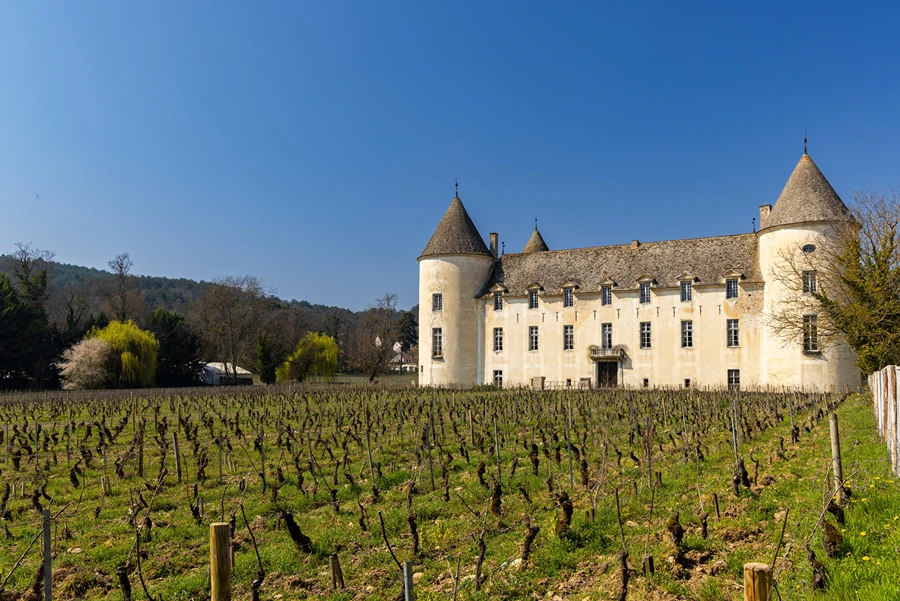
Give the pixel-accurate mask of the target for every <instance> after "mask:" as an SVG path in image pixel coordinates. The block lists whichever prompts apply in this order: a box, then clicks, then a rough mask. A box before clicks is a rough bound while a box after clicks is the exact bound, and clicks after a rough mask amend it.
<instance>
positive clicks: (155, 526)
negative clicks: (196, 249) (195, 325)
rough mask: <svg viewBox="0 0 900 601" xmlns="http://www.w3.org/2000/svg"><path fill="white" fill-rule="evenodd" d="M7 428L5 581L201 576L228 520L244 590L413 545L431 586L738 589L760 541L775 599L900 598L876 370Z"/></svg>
mask: <svg viewBox="0 0 900 601" xmlns="http://www.w3.org/2000/svg"><path fill="white" fill-rule="evenodd" d="M832 412H835V413H836V414H837V416H838V423H839V424H840V437H841V444H842V455H843V457H842V462H843V477H842V478H837V479H836V478H835V475H834V474H833V473H832V465H833V463H832V446H831V442H830V428H829V415H830V414H831V413H832ZM0 436H2V444H0V462H2V463H0V468H2V469H0V528H2V532H0V601H7V600H12V599H29V600H34V601H39V600H41V599H43V598H44V586H46V585H45V584H44V583H45V576H47V575H49V576H51V578H52V593H53V598H54V599H61V600H62V599H115V600H119V599H153V600H166V601H171V600H176V599H208V598H209V597H210V578H211V576H210V525H211V524H212V523H214V522H224V523H226V524H228V525H229V527H228V529H227V531H226V532H225V537H226V542H227V540H228V539H230V544H231V549H232V551H233V560H232V562H230V563H231V564H232V565H233V569H232V573H231V587H232V590H233V595H234V597H235V598H245V599H251V598H254V599H284V600H290V599H305V598H312V597H315V598H331V599H367V598H375V599H396V598H398V597H400V596H401V595H402V594H403V591H402V587H403V582H404V579H403V577H402V569H401V566H402V564H403V563H404V562H407V561H409V562H411V566H412V570H411V572H412V573H411V578H410V579H409V582H410V583H411V584H410V585H409V586H411V590H410V592H411V593H414V595H415V598H417V599H420V600H425V599H461V600H462V599H498V598H503V599H537V598H546V599H557V598H559V599H567V598H577V599H626V598H627V599H635V600H641V599H646V600H650V599H653V600H664V599H701V600H710V601H711V600H720V599H742V598H743V592H742V587H743V566H744V564H745V563H748V562H762V563H766V564H768V565H769V566H771V572H772V574H773V577H774V582H775V584H776V585H777V589H778V595H779V597H780V598H782V599H807V598H821V599H849V598H861V599H896V598H900V590H898V586H900V585H898V584H897V580H896V576H895V575H896V574H897V573H898V570H900V560H898V559H897V557H898V549H900V520H898V516H897V513H898V512H900V492H898V484H897V482H896V478H895V477H894V476H892V475H891V470H890V462H889V460H888V457H887V452H886V450H885V448H884V446H883V444H881V443H880V441H878V439H877V433H876V431H875V426H874V420H873V418H872V416H871V403H870V401H869V400H868V398H867V397H863V396H861V395H851V396H849V397H847V396H845V395H832V394H822V393H809V394H801V393H775V392H765V393H764V392H728V391H706V392H700V391H693V390H679V391H667V390H652V391H627V390H616V391H590V390H583V391H569V392H563V391H560V392H532V391H527V390H508V391H497V390H484V391H480V390H477V391H430V390H422V389H415V388H396V389H375V388H364V387H352V386H344V387H339V386H330V387H329V386H324V385H310V386H308V387H297V386H294V387H293V388H288V387H284V388H275V389H264V388H261V387H256V388H244V389H233V390H222V389H216V390H207V389H204V390H188V391H185V390H180V391H176V392H171V393H168V392H164V391H141V392H134V393H132V392H128V391H120V392H114V393H113V392H109V393H79V394H77V395H76V394H75V393H70V394H66V393H52V394H48V395H40V396H34V397H27V396H21V397H8V398H6V399H5V400H3V401H2V402H0ZM838 476H840V472H839V473H838ZM841 482H843V486H842V487H841V489H840V490H839V489H838V487H837V486H836V484H840V483H841ZM47 510H49V516H50V520H51V522H50V525H49V529H48V531H49V539H50V546H49V548H47V549H46V550H47V551H48V552H49V553H48V555H50V559H51V560H52V572H48V574H45V573H44V570H43V566H44V561H45V559H44V556H45V555H44V550H43V549H42V546H43V545H42V536H41V535H42V523H43V522H42V520H43V519H45V516H47V515H48V513H45V511H47ZM226 563H229V562H227V561H226ZM400 598H402V597H400ZM772 598H776V597H772Z"/></svg>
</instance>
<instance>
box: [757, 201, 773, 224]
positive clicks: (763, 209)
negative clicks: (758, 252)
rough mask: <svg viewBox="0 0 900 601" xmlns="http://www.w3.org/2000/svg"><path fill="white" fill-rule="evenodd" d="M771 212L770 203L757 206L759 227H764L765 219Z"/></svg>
mask: <svg viewBox="0 0 900 601" xmlns="http://www.w3.org/2000/svg"><path fill="white" fill-rule="evenodd" d="M771 212H772V205H760V207H759V229H763V228H764V227H766V220H768V219H769V213H771Z"/></svg>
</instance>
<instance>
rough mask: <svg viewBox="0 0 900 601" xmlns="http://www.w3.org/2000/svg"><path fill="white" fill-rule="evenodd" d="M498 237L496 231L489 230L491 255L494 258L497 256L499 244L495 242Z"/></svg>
mask: <svg viewBox="0 0 900 601" xmlns="http://www.w3.org/2000/svg"><path fill="white" fill-rule="evenodd" d="M498 238H499V235H498V234H497V232H491V255H492V256H493V257H494V258H495V259H496V258H497V247H498V246H499V245H498V244H497V239H498Z"/></svg>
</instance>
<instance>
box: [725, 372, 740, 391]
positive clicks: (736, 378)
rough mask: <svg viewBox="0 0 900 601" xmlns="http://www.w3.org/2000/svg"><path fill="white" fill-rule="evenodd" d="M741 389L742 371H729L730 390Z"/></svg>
mask: <svg viewBox="0 0 900 601" xmlns="http://www.w3.org/2000/svg"><path fill="white" fill-rule="evenodd" d="M740 389H741V370H739V369H729V370H728V390H740Z"/></svg>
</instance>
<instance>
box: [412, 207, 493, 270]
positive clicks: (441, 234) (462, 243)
mask: <svg viewBox="0 0 900 601" xmlns="http://www.w3.org/2000/svg"><path fill="white" fill-rule="evenodd" d="M439 255H486V256H488V257H490V256H492V255H491V251H489V250H488V247H487V246H486V245H485V243H484V239H483V238H482V237H481V234H479V233H478V229H477V228H476V227H475V224H474V223H472V218H471V217H469V214H468V213H467V212H466V208H465V207H464V206H463V203H462V201H461V200H460V199H459V196H457V197H456V198H454V199H453V201H452V202H451V203H450V207H449V208H448V209H447V212H446V213H444V218H443V219H441V222H440V223H439V224H438V226H437V229H435V230H434V233H433V234H432V235H431V240H429V241H428V244H426V245H425V250H423V251H422V254H421V255H420V256H419V258H420V259H421V258H422V257H433V256H439Z"/></svg>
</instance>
